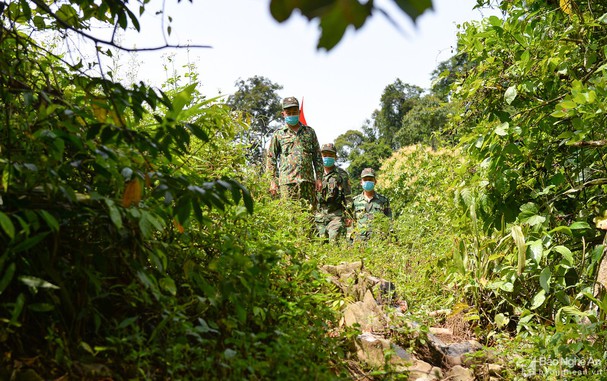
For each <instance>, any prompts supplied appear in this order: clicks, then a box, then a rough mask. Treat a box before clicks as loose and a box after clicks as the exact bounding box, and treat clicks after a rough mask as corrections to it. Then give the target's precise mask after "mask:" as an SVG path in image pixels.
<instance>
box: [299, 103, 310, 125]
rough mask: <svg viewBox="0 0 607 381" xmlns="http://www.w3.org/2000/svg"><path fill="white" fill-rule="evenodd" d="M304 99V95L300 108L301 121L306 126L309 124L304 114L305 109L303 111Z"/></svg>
mask: <svg viewBox="0 0 607 381" xmlns="http://www.w3.org/2000/svg"><path fill="white" fill-rule="evenodd" d="M303 101H304V97H301V107H300V108H299V121H300V122H301V124H303V125H304V126H307V125H308V123H307V122H306V117H305V116H304V111H303Z"/></svg>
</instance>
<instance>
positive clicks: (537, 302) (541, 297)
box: [529, 290, 546, 310]
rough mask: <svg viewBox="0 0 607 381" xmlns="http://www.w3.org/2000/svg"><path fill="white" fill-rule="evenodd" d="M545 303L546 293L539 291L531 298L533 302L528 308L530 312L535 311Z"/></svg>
mask: <svg viewBox="0 0 607 381" xmlns="http://www.w3.org/2000/svg"><path fill="white" fill-rule="evenodd" d="M545 301H546V291H544V290H540V291H539V292H538V293H537V294H535V296H534V297H533V300H532V301H531V307H529V308H530V309H532V310H535V309H536V308H538V307H540V306H541V305H542V304H544V302H545Z"/></svg>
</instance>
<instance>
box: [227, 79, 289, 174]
mask: <svg viewBox="0 0 607 381" xmlns="http://www.w3.org/2000/svg"><path fill="white" fill-rule="evenodd" d="M236 87H237V88H238V90H236V92H235V93H234V94H233V95H231V96H230V97H228V100H227V104H228V105H229V106H230V107H232V108H233V109H234V110H236V111H239V112H242V113H243V115H244V116H245V119H247V120H248V123H247V124H248V125H249V128H248V129H247V130H245V131H243V132H242V133H240V134H239V136H238V139H239V140H240V141H241V142H242V143H244V144H246V145H247V146H248V149H247V159H248V161H249V162H250V163H252V164H257V165H259V164H261V163H262V161H263V152H264V147H265V143H266V140H267V138H268V136H269V135H270V134H271V132H272V131H273V127H275V125H278V123H276V122H277V121H278V120H280V118H281V115H280V112H281V110H282V108H281V104H280V102H281V99H280V97H279V95H278V93H277V91H278V90H281V89H282V86H281V85H279V84H277V83H273V82H272V81H270V80H269V79H268V78H265V77H262V76H254V77H251V78H249V79H247V80H243V79H240V78H239V79H238V81H236Z"/></svg>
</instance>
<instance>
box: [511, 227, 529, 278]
mask: <svg viewBox="0 0 607 381" xmlns="http://www.w3.org/2000/svg"><path fill="white" fill-rule="evenodd" d="M510 234H511V235H512V238H513V239H514V243H515V244H516V247H517V248H518V261H517V262H518V264H517V273H518V275H521V274H522V273H523V270H524V269H525V260H526V259H527V258H526V251H527V245H526V244H525V235H524V234H523V231H522V230H521V227H520V226H518V225H513V226H512V228H511V233H510Z"/></svg>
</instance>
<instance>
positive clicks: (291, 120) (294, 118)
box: [285, 115, 299, 126]
mask: <svg viewBox="0 0 607 381" xmlns="http://www.w3.org/2000/svg"><path fill="white" fill-rule="evenodd" d="M285 122H287V124H288V125H289V126H294V125H296V124H297V123H299V115H287V116H285Z"/></svg>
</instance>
